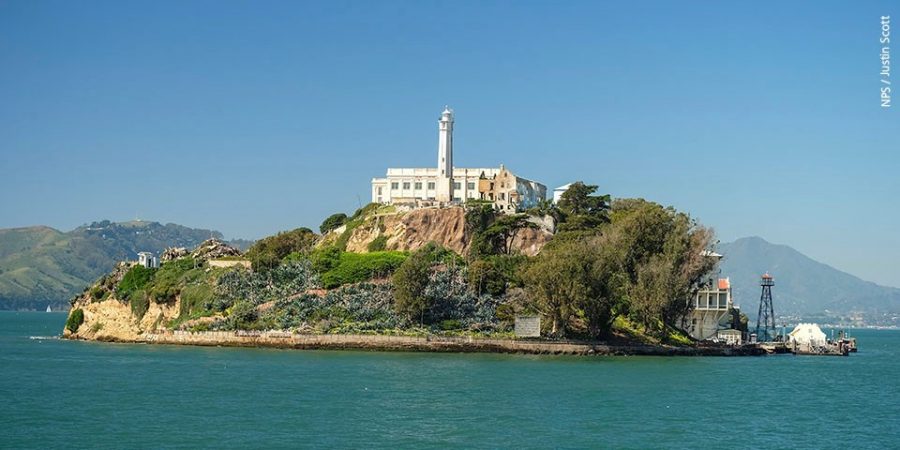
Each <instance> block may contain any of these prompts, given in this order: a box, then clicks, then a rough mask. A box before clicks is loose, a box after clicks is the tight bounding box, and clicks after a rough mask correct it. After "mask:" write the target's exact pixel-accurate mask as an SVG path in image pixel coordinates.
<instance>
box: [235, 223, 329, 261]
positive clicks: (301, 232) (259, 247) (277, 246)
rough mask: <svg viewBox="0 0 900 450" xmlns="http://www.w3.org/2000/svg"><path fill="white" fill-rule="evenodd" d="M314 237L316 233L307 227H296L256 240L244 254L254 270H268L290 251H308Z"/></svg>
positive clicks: (313, 241)
mask: <svg viewBox="0 0 900 450" xmlns="http://www.w3.org/2000/svg"><path fill="white" fill-rule="evenodd" d="M316 239H317V236H316V234H315V233H313V232H312V230H310V229H309V228H297V229H295V230H291V231H285V232H281V233H278V234H276V235H275V236H269V237H267V238H263V239H260V240H259V241H256V243H255V244H253V246H251V247H250V248H249V249H247V253H246V254H245V256H246V257H247V259H249V260H250V263H251V264H253V269H254V270H269V269H273V268H275V267H277V266H278V264H279V263H281V260H283V259H284V258H285V257H286V256H287V255H289V254H291V253H294V252H297V253H301V254H306V253H309V252H310V251H311V250H312V248H313V245H314V244H315V243H316Z"/></svg>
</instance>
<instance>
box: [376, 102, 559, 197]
mask: <svg viewBox="0 0 900 450" xmlns="http://www.w3.org/2000/svg"><path fill="white" fill-rule="evenodd" d="M453 124H454V119H453V111H452V110H451V109H450V108H446V107H445V108H444V112H443V113H441V118H440V120H438V158H437V167H420V168H389V169H387V175H386V176H385V177H384V178H373V179H372V202H373V203H384V204H393V205H410V206H413V207H417V206H436V205H443V204H453V203H464V202H466V201H467V200H485V201H490V202H492V203H493V204H494V207H495V208H496V209H497V210H501V211H504V212H515V211H520V210H522V209H527V208H531V207H533V206H536V205H537V204H538V202H539V201H541V200H544V199H545V198H546V196H547V187H546V186H544V185H543V184H541V183H538V182H536V181H532V180H529V179H527V178H522V177H520V176H517V175H514V174H513V173H512V172H510V171H509V170H508V169H507V168H506V167H504V166H503V165H502V164H501V165H500V167H482V168H461V167H454V166H453Z"/></svg>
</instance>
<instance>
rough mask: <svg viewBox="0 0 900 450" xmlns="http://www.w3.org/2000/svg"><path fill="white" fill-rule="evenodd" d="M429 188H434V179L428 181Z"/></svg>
mask: <svg viewBox="0 0 900 450" xmlns="http://www.w3.org/2000/svg"><path fill="white" fill-rule="evenodd" d="M428 189H434V181H429V182H428Z"/></svg>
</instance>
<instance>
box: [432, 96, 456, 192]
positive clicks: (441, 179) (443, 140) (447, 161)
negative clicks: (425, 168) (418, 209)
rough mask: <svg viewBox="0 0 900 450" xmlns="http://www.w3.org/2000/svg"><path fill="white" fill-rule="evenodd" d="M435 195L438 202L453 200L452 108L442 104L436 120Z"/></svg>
mask: <svg viewBox="0 0 900 450" xmlns="http://www.w3.org/2000/svg"><path fill="white" fill-rule="evenodd" d="M436 187H437V189H436V192H435V197H436V200H437V201H438V202H443V203H449V202H451V201H452V200H453V110H451V109H450V108H449V107H448V106H444V112H442V113H441V119H440V120H439V121H438V173H437V186H436Z"/></svg>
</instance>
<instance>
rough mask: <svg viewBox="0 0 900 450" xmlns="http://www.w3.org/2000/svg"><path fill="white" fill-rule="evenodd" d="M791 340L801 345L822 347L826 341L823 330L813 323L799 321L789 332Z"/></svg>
mask: <svg viewBox="0 0 900 450" xmlns="http://www.w3.org/2000/svg"><path fill="white" fill-rule="evenodd" d="M789 334H790V339H791V342H796V343H797V344H798V345H801V346H808V347H823V346H825V344H826V343H827V338H826V337H825V332H824V331H822V329H821V328H819V326H818V325H816V324H814V323H800V324H797V326H796V327H794V330H793V331H791V332H790V333H789Z"/></svg>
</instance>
